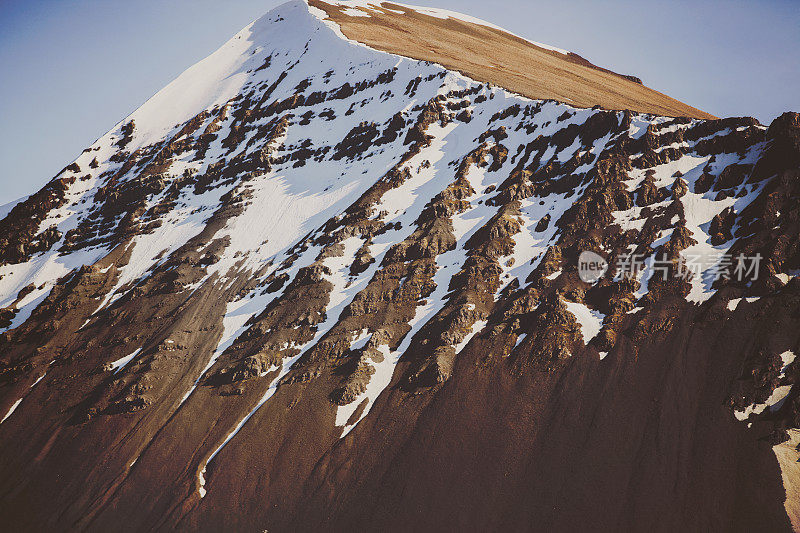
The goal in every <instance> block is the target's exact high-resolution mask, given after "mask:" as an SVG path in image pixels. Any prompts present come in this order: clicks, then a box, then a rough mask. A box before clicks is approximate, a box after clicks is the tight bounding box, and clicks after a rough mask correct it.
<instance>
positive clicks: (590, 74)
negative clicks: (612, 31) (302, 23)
mask: <svg viewBox="0 0 800 533" xmlns="http://www.w3.org/2000/svg"><path fill="white" fill-rule="evenodd" d="M309 5H311V6H312V7H316V8H319V9H322V10H323V11H325V12H326V13H327V14H328V17H329V18H330V19H331V20H332V21H334V22H336V23H337V24H338V25H339V26H340V27H341V30H342V33H344V34H345V35H346V36H347V37H348V38H349V39H352V40H355V41H358V42H361V43H364V44H366V45H368V46H370V47H372V48H376V49H378V50H384V51H386V52H391V53H393V54H398V55H403V56H407V57H412V58H415V59H421V60H424V61H431V62H434V63H439V64H441V65H443V66H445V67H447V68H448V69H451V70H457V71H459V72H461V73H463V74H465V75H467V76H469V77H470V78H473V79H475V80H478V81H483V82H488V83H492V84H495V85H498V86H500V87H505V88H506V89H509V90H511V91H514V92H517V93H519V94H522V95H524V96H527V97H529V98H534V99H553V100H558V101H560V102H565V103H568V104H571V105H574V106H577V107H593V106H595V105H600V106H602V107H603V108H606V109H619V110H623V109H631V110H633V111H639V112H641V113H653V114H656V115H663V116H686V117H692V118H702V119H713V118H716V117H715V116H714V115H711V114H709V113H706V112H704V111H701V110H699V109H696V108H694V107H692V106H689V105H687V104H684V103H683V102H679V101H678V100H675V99H674V98H670V97H669V96H667V95H665V94H663V93H660V92H658V91H656V90H653V89H651V88H649V87H645V86H644V85H642V84H641V83H638V78H635V77H633V76H623V75H621V74H617V73H615V72H611V71H610V70H607V69H604V68H601V67H598V66H596V65H593V64H592V63H590V62H589V61H587V60H586V59H584V58H582V57H581V56H579V55H577V54H573V53H570V54H569V55H564V54H562V53H559V52H555V51H552V50H547V49H545V48H541V47H539V46H536V45H534V44H533V43H531V42H529V41H526V40H525V39H521V38H519V37H517V36H515V35H512V34H509V33H506V32H504V31H501V30H498V29H495V28H491V27H488V26H483V25H480V24H476V23H472V22H465V21H462V20H457V19H453V18H448V19H443V18H437V17H433V16H430V15H426V14H424V13H420V12H418V11H414V10H413V9H411V8H409V7H408V6H403V5H401V4H394V3H391V2H380V3H379V2H376V4H375V5H374V6H371V8H370V9H366V8H354V7H350V6H346V7H345V6H341V5H333V4H328V3H326V2H324V1H322V0H309ZM356 9H358V10H360V11H362V12H366V13H368V14H369V16H368V17H366V16H353V15H352V14H353V13H354V11H355V10H356Z"/></svg>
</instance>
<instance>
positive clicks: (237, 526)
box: [0, 0, 800, 531]
mask: <svg viewBox="0 0 800 533" xmlns="http://www.w3.org/2000/svg"><path fill="white" fill-rule="evenodd" d="M398 35H402V37H398ZM401 39H402V40H401ZM476 39H477V41H479V42H480V43H485V46H478V44H476ZM454 43H456V44H454ZM505 50H507V51H508V53H507V54H506V53H505V52H504V51H505ZM523 95H524V96H523ZM799 197H800V116H798V115H797V114H792V113H786V114H784V115H783V116H781V117H779V118H778V119H776V120H775V121H774V122H773V123H772V124H771V125H770V126H769V127H765V126H762V125H761V124H759V123H758V122H757V121H756V120H755V119H752V118H726V119H714V118H713V117H711V116H710V115H706V114H704V113H702V112H700V111H698V110H696V109H693V108H690V107H688V106H686V105H684V104H681V103H680V102H677V101H675V100H672V99H669V98H667V97H665V96H664V95H661V94H660V93H657V92H655V91H652V90H651V89H647V88H646V87H644V86H643V85H641V84H640V83H638V81H636V80H634V79H631V77H628V76H620V75H619V74H615V73H613V72H610V71H607V70H605V69H602V68H600V67H596V66H594V65H592V64H590V63H588V62H587V61H586V60H583V59H582V58H579V57H577V56H574V55H572V54H570V53H565V52H563V51H560V50H558V49H552V47H548V46H546V45H541V44H537V43H531V42H528V41H525V40H523V39H520V38H519V37H515V36H513V35H511V34H509V33H507V32H504V31H502V30H500V29H497V28H494V27H492V26H491V25H488V24H487V23H483V22H481V21H476V20H475V19H471V18H470V17H467V16H464V15H458V14H453V13H449V12H442V11H439V10H430V9H428V8H412V7H409V6H403V5H400V4H393V3H386V2H384V3H379V4H373V3H367V2H346V3H345V2H336V3H325V2H321V1H318V0H311V2H310V5H309V4H306V3H305V2H301V1H293V2H289V3H287V4H284V5H282V6H280V7H278V8H276V9H275V10H273V11H271V12H269V13H268V14H267V15H265V16H264V17H262V18H261V19H259V20H257V21H255V22H253V23H252V24H250V25H249V26H247V27H246V28H245V29H244V30H242V31H241V32H240V33H239V34H237V35H236V36H234V37H233V38H232V39H231V40H230V41H228V42H227V43H226V44H225V45H223V46H222V47H221V48H220V49H219V50H218V51H216V52H215V53H213V54H212V55H210V56H209V57H208V58H206V59H204V60H203V61H201V62H199V63H198V64H196V65H195V66H193V67H191V68H190V69H188V70H187V71H185V72H184V73H183V74H181V75H180V76H179V77H178V78H177V79H176V80H174V81H173V82H172V83H170V84H169V85H168V86H167V87H165V88H164V89H163V90H161V91H160V92H159V93H157V94H156V95H155V96H153V97H152V98H151V99H150V100H149V101H148V102H146V103H145V104H144V105H143V106H142V107H141V108H139V109H138V110H136V111H135V112H134V113H133V114H131V116H129V117H127V118H126V119H125V120H123V121H121V122H120V123H119V124H117V125H116V126H115V127H114V128H113V129H112V130H111V131H110V132H108V133H107V134H106V135H104V136H102V137H101V138H100V139H98V140H97V141H96V142H95V143H94V144H92V145H91V146H89V147H88V148H87V149H86V150H84V151H83V153H81V154H80V155H79V156H78V158H77V159H76V160H75V161H73V162H72V163H70V164H69V165H68V166H67V167H66V168H64V170H63V171H61V172H60V173H59V174H58V175H57V176H55V177H54V178H53V179H52V180H51V181H50V182H49V183H48V184H47V185H46V186H45V187H44V188H43V189H42V190H40V191H38V192H36V193H34V194H32V195H31V196H29V197H28V198H26V199H24V200H22V201H20V202H17V203H16V204H14V205H13V206H12V207H11V208H10V210H9V211H8V212H7V213H4V214H3V215H4V218H2V220H0V417H2V418H0V443H2V447H3V453H2V454H0V523H2V524H3V525H4V526H5V527H6V528H7V529H9V530H16V531H31V530H32V531H44V530H53V529H59V530H60V529H76V530H91V531H109V530H114V531H120V530H122V531H128V530H130V531H142V530H173V529H180V530H203V531H205V530H208V531H219V530H242V531H264V530H267V531H290V530H291V531H295V530H319V529H321V530H336V531H339V530H345V529H348V530H407V529H423V530H500V529H511V530H547V531H552V530H557V531H561V530H563V531H574V530H585V529H593V530H601V531H604V530H620V529H623V530H642V529H653V528H655V529H657V530H664V531H675V530H714V531H720V530H746V531H753V530H770V531H780V530H790V529H791V528H792V525H794V527H795V528H797V527H800V507H799V506H798V502H800V497H798V494H799V493H800V467H799V466H798V465H800V463H799V462H798V459H800V453H799V452H798V445H799V444H800V431H799V430H798V428H799V427H800V391H798V389H797V388H795V387H794V384H795V383H796V382H797V380H798V378H800V363H799V362H797V361H796V358H795V354H796V352H797V350H799V349H800V280H798V278H797V276H798V274H800V245H798V243H800V203H798V198H799Z"/></svg>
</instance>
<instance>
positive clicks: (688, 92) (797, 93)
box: [0, 0, 800, 206]
mask: <svg viewBox="0 0 800 533" xmlns="http://www.w3.org/2000/svg"><path fill="white" fill-rule="evenodd" d="M280 3H282V2H281V1H280V0H257V1H256V0H225V1H224V2H223V1H219V0H139V1H136V2H129V1H128V2H123V1H119V0H71V1H69V0H41V1H35V2H34V1H30V0H0V206H2V204H4V203H6V202H9V201H11V200H14V199H16V198H19V197H21V196H24V195H27V194H30V193H32V192H34V191H35V190H37V189H39V188H40V187H41V186H42V185H43V184H44V183H46V182H47V181H48V180H49V179H50V178H51V177H52V176H53V175H54V174H55V173H56V172H58V171H59V170H60V169H61V168H63V167H64V166H65V165H66V164H67V163H69V162H70V161H71V160H72V159H74V158H75V157H77V155H78V154H79V153H80V151H81V150H82V149H83V148H85V147H87V146H88V145H89V144H91V143H92V142H93V141H94V140H95V139H96V138H98V137H99V136H101V135H102V134H103V133H105V132H106V131H107V130H109V129H110V128H111V127H112V126H113V125H114V124H116V123H117V122H118V121H119V120H121V119H122V118H124V117H125V116H126V115H127V114H129V113H130V112H132V111H133V110H134V109H136V108H137V107H138V106H139V105H140V104H142V103H143V102H144V101H145V100H147V99H148V98H149V97H150V96H151V95H152V94H154V93H155V92H157V91H158V90H159V89H161V88H162V87H163V86H164V85H166V84H167V83H169V82H170V81H171V80H172V79H173V78H175V77H176V76H177V75H178V74H179V73H180V72H182V71H183V70H184V69H186V68H187V67H189V66H191V65H192V64H193V63H195V62H196V61H198V60H200V59H202V58H203V57H205V56H206V55H208V54H209V53H211V52H213V51H214V50H215V49H216V48H217V47H219V46H220V45H221V44H222V43H224V42H225V41H226V40H227V39H228V38H230V37H231V36H232V35H233V34H234V33H236V32H237V31H239V30H240V29H241V28H243V27H244V26H245V25H247V24H248V23H249V22H250V21H251V20H253V19H255V18H257V17H259V16H261V15H262V14H264V13H266V12H267V11H269V10H270V9H271V8H272V7H274V6H276V5H279V4H280ZM409 3H413V4H418V5H428V6H435V7H441V8H446V9H452V10H455V11H461V12H464V13H468V14H471V15H474V16H477V17H480V18H483V19H485V20H488V21H490V22H493V23H495V24H498V25H500V26H502V27H505V28H507V29H508V30H510V31H512V32H514V33H517V34H519V35H521V36H523V37H528V38H530V39H532V40H536V41H540V42H544V43H547V44H551V45H554V46H558V47H561V48H566V49H568V50H572V51H574V52H576V53H578V54H581V55H583V56H584V57H586V58H587V59H589V60H590V61H593V62H595V63H597V64H598V65H602V66H604V67H607V68H611V69H613V70H616V71H618V72H621V73H626V74H634V75H636V76H639V77H641V78H642V79H643V80H644V83H645V84H646V85H648V86H650V87H653V88H655V89H657V90H660V91H662V92H664V93H666V94H669V95H670V96H672V97H675V98H677V99H679V100H682V101H684V102H686V103H688V104H691V105H693V106H695V107H698V108H700V109H703V110H705V111H708V112H710V113H713V114H715V115H717V116H731V115H750V116H755V117H756V118H758V119H759V120H760V121H761V122H762V123H765V124H768V123H769V122H770V121H771V120H772V119H773V118H775V117H776V116H777V115H779V114H780V113H781V112H783V111H787V110H793V111H800V2H797V1H796V0H773V1H770V0H761V1H758V2H753V1H748V0H714V1H710V0H695V1H688V0H687V1H684V0H671V1H664V0H606V1H602V2H599V1H596V0H593V1H589V0H493V1H491V2H488V1H485V0H483V1H478V0H433V1H427V0H412V1H411V2H409Z"/></svg>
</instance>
